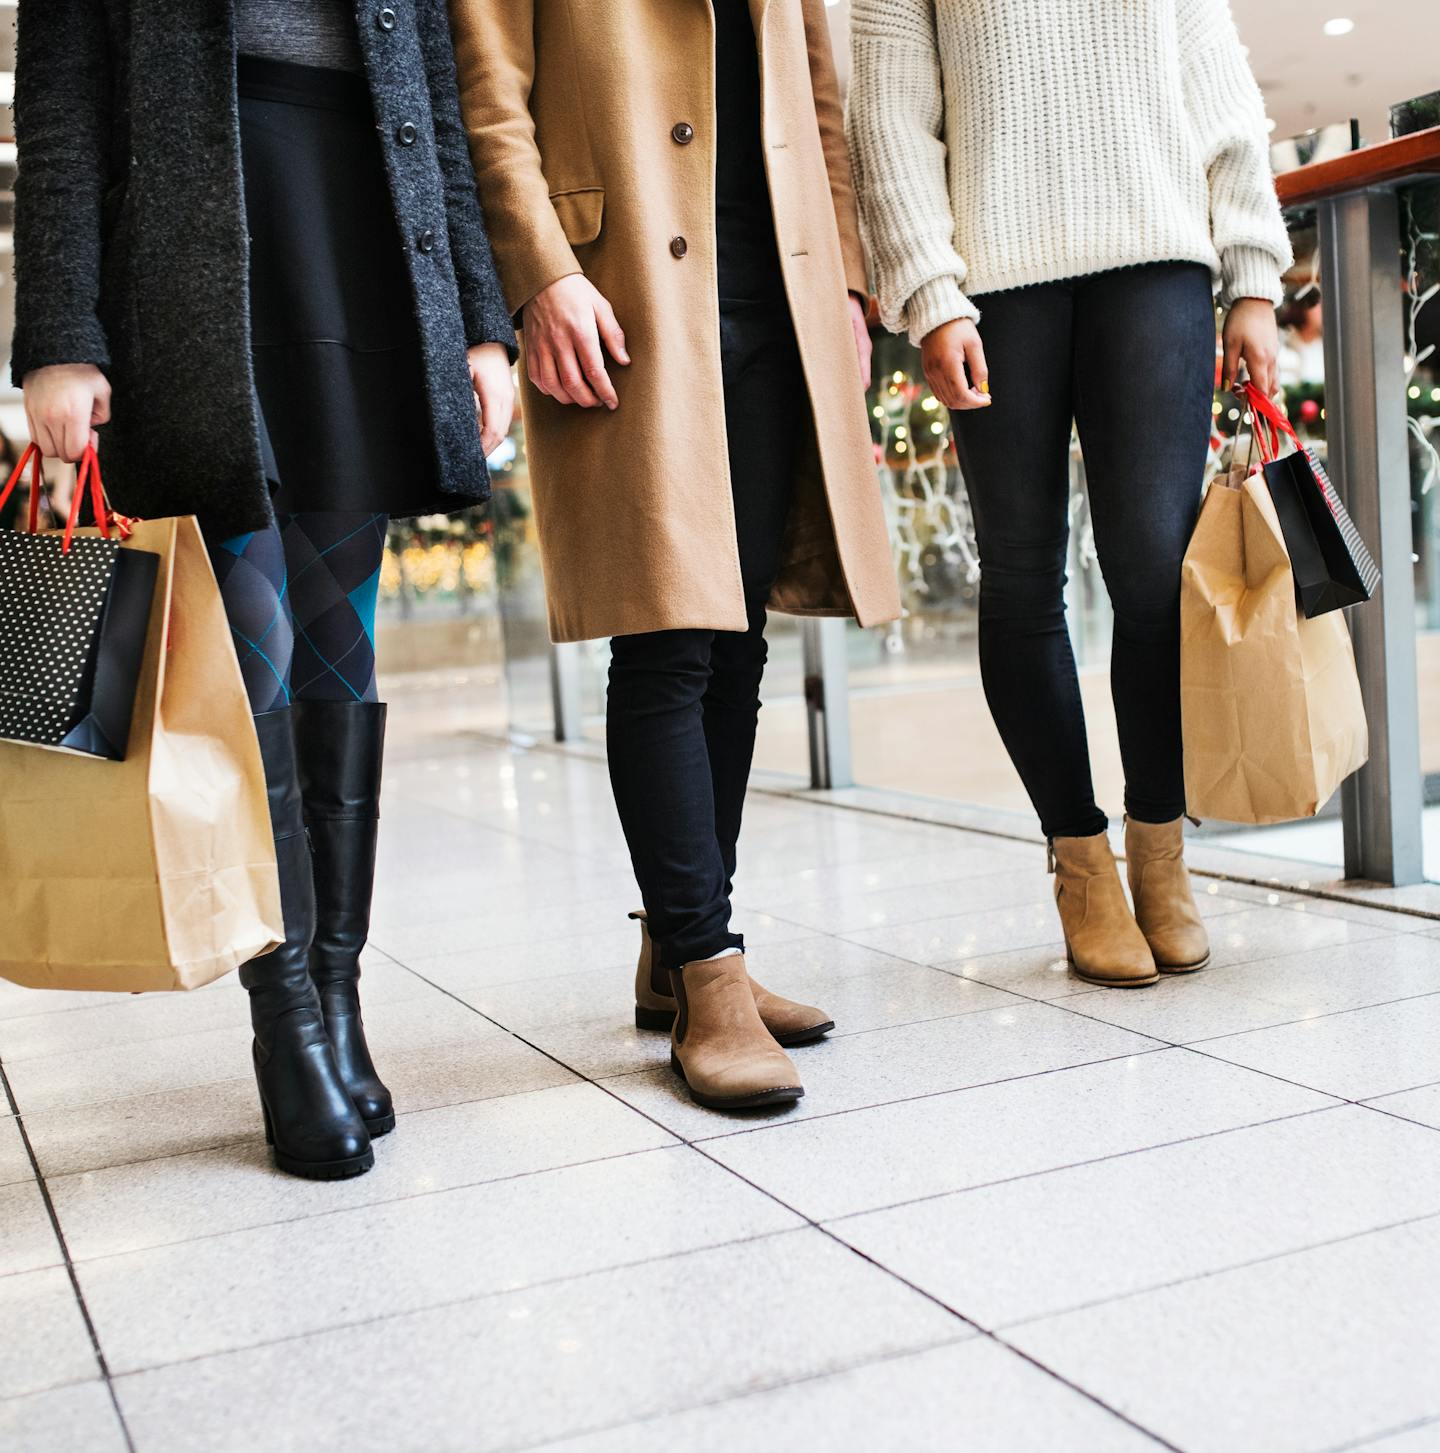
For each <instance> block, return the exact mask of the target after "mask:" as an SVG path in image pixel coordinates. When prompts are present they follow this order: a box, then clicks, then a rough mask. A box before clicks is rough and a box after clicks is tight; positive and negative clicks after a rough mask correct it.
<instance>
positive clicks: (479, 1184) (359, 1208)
mask: <svg viewBox="0 0 1440 1453" xmlns="http://www.w3.org/2000/svg"><path fill="white" fill-rule="evenodd" d="M551 1088H554V1089H563V1088H565V1087H564V1086H552V1087H551ZM527 1093H528V1092H527ZM534 1093H537V1094H543V1093H544V1092H543V1091H536V1092H534ZM416 1113H417V1114H418V1113H421V1112H419V1111H417V1112H416ZM672 1133H673V1132H672ZM685 1144H686V1143H685V1142H684V1141H683V1140H680V1139H678V1138H677V1139H676V1141H675V1143H674V1144H673V1145H644V1146H639V1147H637V1148H636V1149H634V1150H617V1151H615V1152H613V1153H612V1154H610V1155H594V1156H590V1157H589V1158H588V1159H586V1160H567V1161H562V1162H560V1163H559V1164H558V1165H544V1166H539V1167H537V1168H536V1169H535V1170H520V1171H513V1172H512V1173H511V1174H509V1175H503V1176H490V1177H489V1178H487V1179H486V1180H481V1181H461V1182H459V1183H457V1184H456V1185H453V1186H437V1187H436V1188H435V1189H434V1190H429V1191H412V1192H409V1193H408V1194H406V1195H402V1196H385V1197H383V1198H382V1199H380V1200H378V1201H362V1202H359V1203H358V1204H356V1205H351V1206H331V1207H328V1208H327V1209H325V1210H323V1211H308V1212H306V1213H305V1214H304V1215H300V1216H282V1217H280V1218H279V1219H278V1220H271V1221H252V1222H250V1223H248V1224H247V1225H244V1226H231V1227H228V1228H226V1229H225V1230H221V1231H202V1232H200V1233H199V1234H198V1235H195V1236H182V1237H180V1238H179V1239H178V1240H175V1241H153V1242H147V1243H146V1244H145V1245H144V1246H127V1247H125V1248H124V1249H123V1250H120V1251H102V1252H100V1253H99V1254H98V1255H94V1256H82V1257H79V1258H77V1259H76V1261H75V1265H76V1267H85V1266H97V1265H99V1263H101V1262H104V1261H115V1260H118V1259H119V1258H120V1257H122V1256H144V1255H147V1254H148V1253H150V1252H152V1251H171V1250H174V1249H175V1248H176V1247H179V1246H193V1245H195V1244H196V1243H198V1242H202V1241H218V1240H220V1239H222V1238H223V1237H226V1236H241V1235H245V1234H246V1233H248V1232H251V1231H273V1230H275V1229H276V1228H277V1227H281V1226H303V1225H306V1224H308V1223H309V1222H311V1221H322V1220H325V1219H327V1218H329V1217H332V1216H350V1215H358V1214H360V1213H362V1212H365V1211H374V1210H377V1209H379V1208H380V1207H382V1206H401V1205H405V1204H406V1203H407V1202H409V1201H426V1200H429V1199H431V1198H432V1197H434V1196H444V1195H448V1194H450V1193H452V1192H455V1191H476V1190H480V1189H482V1188H483V1187H485V1186H501V1185H507V1184H509V1183H510V1182H512V1181H524V1180H532V1179H534V1178H535V1177H537V1176H543V1175H553V1174H554V1173H555V1172H557V1171H565V1170H578V1169H580V1168H581V1167H582V1166H591V1165H604V1164H606V1163H607V1162H609V1161H615V1160H629V1159H630V1158H631V1157H633V1156H637V1155H656V1154H659V1153H663V1152H667V1151H674V1150H682V1149H684V1148H685ZM227 1148H228V1147H226V1146H223V1145H222V1146H217V1147H216V1149H219V1150H225V1149H227ZM197 1153H201V1154H208V1153H209V1152H197ZM159 1158H160V1159H168V1158H169V1157H159ZM135 1164H140V1165H145V1164H149V1162H147V1161H139V1162H135ZM77 1174H80V1175H91V1174H94V1172H91V1171H81V1172H78V1173H77ZM57 1179H59V1178H58V1177H57ZM0 1280H3V1278H0Z"/></svg>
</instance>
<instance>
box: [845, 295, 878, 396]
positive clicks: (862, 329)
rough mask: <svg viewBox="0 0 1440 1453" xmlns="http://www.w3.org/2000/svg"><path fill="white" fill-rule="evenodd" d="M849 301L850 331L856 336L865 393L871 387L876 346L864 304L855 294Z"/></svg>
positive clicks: (856, 347)
mask: <svg viewBox="0 0 1440 1453" xmlns="http://www.w3.org/2000/svg"><path fill="white" fill-rule="evenodd" d="M847 301H848V302H849V304H850V331H851V332H852V333H854V335H855V352H856V353H857V354H858V355H859V358H860V388H861V391H862V392H863V391H864V390H865V389H868V388H869V387H870V376H871V375H870V359H871V355H872V354H873V353H874V352H875V345H874V343H872V342H871V340H870V324H869V322H868V321H867V319H866V316H865V312H866V310H865V304H864V302H863V301H862V300H861V299H859V298H857V297H856V296H855V294H854V293H851V294H850V295H849V297H848V299H847Z"/></svg>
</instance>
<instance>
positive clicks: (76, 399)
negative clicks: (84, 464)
mask: <svg viewBox="0 0 1440 1453" xmlns="http://www.w3.org/2000/svg"><path fill="white" fill-rule="evenodd" d="M21 386H22V387H23V388H24V390H25V418H26V420H27V421H28V422H29V425H30V437H31V439H32V440H34V442H35V443H36V444H37V445H38V446H39V448H40V452H41V453H42V454H43V455H45V456H46V458H48V459H63V460H65V461H66V462H67V463H69V464H75V463H77V462H78V461H79V459H80V456H81V455H82V454H84V452H85V450H86V448H87V447H89V446H92V445H94V444H96V443H97V442H98V439H97V437H96V434H95V430H96V429H97V428H98V427H99V426H100V425H101V424H108V423H109V422H110V380H109V379H108V378H106V377H105V375H104V374H103V373H101V372H100V370H99V369H98V368H96V367H95V365H94V364H93V363H56V364H51V365H50V366H49V367H47V368H33V369H31V370H30V372H29V373H27V374H26V375H25V378H24V382H23V383H22V385H21Z"/></svg>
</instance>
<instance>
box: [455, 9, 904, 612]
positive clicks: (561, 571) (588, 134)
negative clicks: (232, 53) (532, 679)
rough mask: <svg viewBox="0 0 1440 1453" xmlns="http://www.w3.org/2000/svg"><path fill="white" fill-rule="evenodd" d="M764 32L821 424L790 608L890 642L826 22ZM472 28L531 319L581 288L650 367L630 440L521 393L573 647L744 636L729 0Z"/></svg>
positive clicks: (484, 161) (515, 269)
mask: <svg viewBox="0 0 1440 1453" xmlns="http://www.w3.org/2000/svg"><path fill="white" fill-rule="evenodd" d="M750 13H751V16H752V19H753V22H754V28H755V37H756V43H757V46H758V49H759V57H760V74H761V77H762V81H761V85H762V91H763V97H762V105H763V112H762V114H763V117H764V123H763V130H762V137H763V146H764V156H765V165H766V170H767V172H768V175H769V179H770V194H771V197H772V199H773V203H774V220H775V233H776V238H777V241H778V243H779V250H780V258H781V263H782V266H783V269H784V279H785V290H786V293H787V295H788V298H789V304H790V314H791V318H792V320H793V323H794V327H795V335H796V339H797V341H798V343H799V347H800V356H801V359H802V361H803V364H804V369H805V382H806V385H807V387H808V390H809V395H810V405H811V409H810V413H811V417H810V418H808V419H807V418H805V417H804V415H805V412H806V411H805V408H804V400H803V398H796V399H795V400H794V409H793V412H794V419H795V428H796V429H797V430H799V431H801V432H802V433H803V434H804V436H805V442H804V446H803V448H802V449H801V451H800V453H799V467H798V471H797V478H796V495H795V504H794V508H793V511H792V514H791V519H790V524H789V528H788V532H787V540H786V548H785V552H784V559H783V564H782V568H781V571H780V574H779V576H778V577H777V579H776V581H775V585H774V589H773V592H772V594H771V598H770V605H771V608H772V609H775V610H779V611H785V612H787V613H790V614H795V615H836V616H848V615H854V616H856V617H857V618H858V620H859V621H860V624H861V625H864V626H869V625H875V624H877V623H879V622H882V621H886V620H890V619H892V618H893V617H895V616H897V615H898V614H899V612H900V605H899V597H898V594H897V590H896V585H895V572H894V567H893V565H892V563H891V555H890V545H889V540H888V538H887V535H886V531H885V524H884V518H883V512H882V509H881V504H880V496H879V493H878V491H877V488H876V477H875V470H874V467H873V464H872V460H873V450H872V446H871V442H870V429H869V423H868V420H867V418H866V414H865V408H864V399H863V396H862V394H861V391H860V389H859V388H857V387H856V377H855V369H854V367H853V361H852V360H853V358H854V353H855V339H854V337H853V335H852V325H851V320H850V318H849V316H848V315H847V312H846V308H845V298H846V294H847V292H849V293H853V294H856V295H858V296H861V297H863V296H865V295H866V288H867V283H866V277H865V263H864V257H863V254H862V252H861V247H860V235H859V223H858V220H857V217H856V209H855V196H854V191H853V188H852V185H851V180H850V162H849V157H848V153H847V150H846V145H845V137H844V126H843V121H842V117H841V110H840V100H839V95H838V91H837V88H836V83H835V73H834V65H833V58H832V52H831V49H830V37H829V32H828V28H827V22H826V19H825V6H824V3H823V0H784V3H777V0H750ZM450 14H451V24H452V28H453V30H454V33H455V48H456V57H457V61H458V71H459V75H460V89H461V103H462V106H463V108H464V111H465V121H466V127H467V129H468V131H469V133H470V139H471V153H472V156H473V158H474V161H475V168H476V172H477V175H478V176H479V180H480V192H481V195H482V196H483V197H484V198H485V216H486V220H487V222H488V224H489V229H490V237H491V243H492V246H493V247H494V249H495V255H496V260H497V262H498V264H499V267H500V276H501V282H502V284H503V285H504V288H505V291H506V294H507V297H508V299H509V303H510V307H511V309H512V310H513V311H514V312H515V313H516V314H519V313H521V312H522V310H523V309H524V307H525V304H526V303H528V302H529V301H530V300H531V299H532V298H534V297H535V296H536V294H538V293H540V292H541V291H542V290H543V289H544V288H545V287H546V286H548V285H549V284H550V283H553V282H554V281H556V280H557V279H558V278H563V277H566V276H568V275H570V274H573V273H581V272H583V273H584V274H585V276H586V277H587V278H588V279H589V280H590V282H592V283H593V284H594V285H595V287H596V288H597V289H598V290H599V291H600V292H601V293H602V294H603V295H604V297H605V298H606V299H607V300H608V301H609V303H610V305H611V307H612V308H613V310H614V313H615V317H616V318H617V319H618V320H619V323H620V326H621V327H622V328H623V330H624V337H625V341H626V344H627V345H628V352H629V355H630V358H631V361H630V363H628V364H627V365H625V366H623V367H621V368H612V369H611V370H610V377H611V379H612V380H613V382H614V387H615V391H616V394H617V395H618V398H619V401H620V405H621V407H620V411H619V412H620V417H619V418H617V419H613V420H612V419H610V418H608V417H606V411H604V410H601V411H596V410H590V409H576V408H573V407H570V406H568V405H565V404H561V403H559V402H557V401H556V400H555V399H554V398H551V397H547V396H546V395H544V394H542V393H540V392H539V391H538V389H536V388H535V387H534V385H533V383H532V384H527V385H526V386H525V393H524V410H525V438H526V446H527V449H528V451H529V455H530V463H531V473H532V487H533V490H534V500H535V515H536V524H537V526H538V529H539V534H540V548H541V555H542V558H543V561H544V567H545V578H546V587H547V591H548V595H549V601H550V625H551V631H552V634H553V636H554V638H555V639H556V640H557V641H580V640H588V639H591V638H593V637H599V636H617V635H625V634H629V633H631V632H636V631H656V630H670V629H677V628H685V627H698V628H703V629H710V630H719V631H743V630H744V629H745V628H746V614H745V605H744V600H743V598H742V591H741V585H740V571H739V563H738V560H737V558H736V544H735V520H734V516H733V511H732V507H731V499H730V494H729V492H728V491H726V490H725V489H723V488H722V489H717V488H716V487H715V483H716V481H715V471H714V465H715V463H716V461H722V460H724V459H725V457H726V437H725V413H724V394H723V386H722V379H721V367H720V342H719V337H720V324H719V316H718V305H717V288H716V254H715V222H714V217H715V183H714V178H715V164H716V133H715V128H714V125H713V120H714V115H715V94H714V83H713V77H714V66H713V63H712V46H713V40H712V32H713V21H712V15H711V0H608V3H604V4H599V3H584V4H579V3H576V0H451V5H450ZM817 119H818V122H819V124H818V126H817V124H816V123H817ZM837 224H838V225H837ZM677 254H680V255H678V256H677ZM817 424H818V427H817ZM617 425H618V426H619V427H616V426H617ZM817 439H818V447H817Z"/></svg>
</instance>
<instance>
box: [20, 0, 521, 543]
mask: <svg viewBox="0 0 1440 1453" xmlns="http://www.w3.org/2000/svg"><path fill="white" fill-rule="evenodd" d="M18 23H19V34H18V43H19V50H18V57H17V61H16V76H15V130H16V138H17V141H18V143H19V176H18V179H17V182H16V189H15V190H16V212H15V266H16V323H15V346H14V357H13V365H12V367H13V372H14V375H15V378H16V379H17V380H20V379H23V378H24V376H25V374H26V373H28V372H29V371H30V370H31V369H34V368H39V367H41V366H42V365H45V364H52V363H94V364H98V365H99V366H100V367H101V368H103V369H104V370H105V371H106V373H107V374H108V376H109V378H110V381H111V385H112V389H113V407H112V412H113V418H114V421H113V422H112V423H111V424H109V425H107V426H106V427H105V428H104V429H102V430H101V439H102V442H101V458H102V461H103V463H104V465H105V482H106V484H107V486H108V487H109V490H110V495H111V498H112V500H113V502H114V504H115V506H116V508H117V509H119V510H121V511H123V512H124V513H127V514H132V515H140V516H150V517H158V516H161V515H173V514H197V515H199V516H201V518H202V520H203V522H204V523H205V525H206V528H207V529H209V530H213V531H215V532H217V533H219V534H221V535H228V534H238V533H241V532H244V531H248V530H255V529H260V528H263V527H264V526H265V525H266V523H267V522H268V520H269V519H270V500H269V494H268V491H267V488H266V485H265V480H264V474H263V466H262V464H261V455H260V433H259V421H258V419H257V417H256V408H255V394H254V387H253V382H252V373H251V364H250V346H249V335H250V321H249V291H248V273H249V267H248V246H249V244H248V235H247V230H246V221H245V207H244V197H243V192H242V188H241V174H240V126H239V112H238V105H237V101H236V92H235V16H234V0H21V3H20V8H19V21H18ZM357 23H358V26H359V35H360V46H361V50H362V51H363V52H364V57H365V70H366V74H367V76H368V78H369V82H370V91H371V95H372V97H373V100H374V104H375V116H376V123H377V127H378V129H379V133H380V138H381V142H382V145H383V148H384V153H385V165H386V169H387V171H388V174H389V180H390V191H391V195H392V197H393V198H394V202H395V215H396V220H397V223H398V226H399V232H400V239H399V240H400V242H401V244H402V245H403V246H404V247H405V252H406V258H407V263H408V267H409V271H410V278H411V282H412V284H413V288H414V296H415V310H416V317H417V320H418V322H419V327H420V335H421V342H422V346H423V354H424V368H425V380H424V382H425V387H426V390H427V393H428V396H429V401H430V408H431V414H432V416H433V419H434V440H435V457H436V461H437V464H438V474H437V479H438V482H439V485H440V488H441V489H442V490H444V491H445V492H446V493H447V494H451V495H454V496H456V497H457V498H456V499H455V505H456V506H457V507H459V506H462V505H464V504H466V503H467V502H474V501H479V500H483V499H485V498H486V497H487V496H488V495H489V482H488V479H487V475H486V470H485V460H484V456H483V453H482V450H481V446H480V434H479V429H478V428H477V426H476V420H475V403H474V395H473V392H472V389H471V385H470V378H469V371H468V369H467V367H466V360H465V349H466V347H467V345H470V344H475V343H485V342H499V343H504V344H505V345H506V346H507V347H509V348H510V349H511V350H512V354H513V350H514V346H515V337H514V333H513V332H512V330H511V323H510V318H509V316H508V314H507V312H506V308H505V303H504V298H503V295H502V293H501V290H500V285H499V282H498V280H497V278H496V275H495V267H494V263H493V261H492V258H491V255H490V243H489V239H488V238H487V236H486V233H485V223H484V218H483V215H482V212H481V207H480V201H479V198H478V197H477V195H476V189H475V177H474V173H473V171H472V170H471V166H470V159H469V154H468V150H467V143H466V138H465V132H464V130H463V127H462V124H461V119H460V103H459V98H458V95H457V92H456V85H455V61H454V55H453V52H452V50H451V46H450V30H449V24H448V21H447V17H446V8H445V0H359V3H358V5H357ZM406 121H410V122H414V123H415V124H417V125H418V126H419V129H420V138H421V139H420V141H419V143H417V144H415V145H412V146H402V145H400V143H399V142H398V140H397V138H396V132H397V130H398V128H399V127H400V126H401V124H402V123H404V122H406ZM426 123H433V125H431V124H426ZM422 237H424V238H425V239H426V240H425V243H424V244H422V242H421V239H422Z"/></svg>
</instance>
